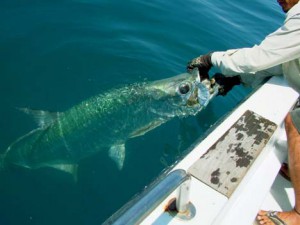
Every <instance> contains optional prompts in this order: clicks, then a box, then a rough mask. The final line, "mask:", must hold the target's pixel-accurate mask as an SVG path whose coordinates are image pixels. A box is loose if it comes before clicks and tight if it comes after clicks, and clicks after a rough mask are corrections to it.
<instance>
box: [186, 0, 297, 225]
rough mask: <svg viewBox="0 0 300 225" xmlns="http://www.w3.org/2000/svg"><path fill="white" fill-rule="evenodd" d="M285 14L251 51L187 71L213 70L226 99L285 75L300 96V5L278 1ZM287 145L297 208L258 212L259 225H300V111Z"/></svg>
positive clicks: (292, 119)
mask: <svg viewBox="0 0 300 225" xmlns="http://www.w3.org/2000/svg"><path fill="white" fill-rule="evenodd" d="M277 1H278V3H279V5H280V6H281V8H282V10H283V11H284V12H285V13H286V18H285V21H284V23H283V25H282V26H281V27H280V28H279V29H277V30H276V31H275V32H273V33H271V34H270V35H268V36H267V37H266V38H265V39H264V40H263V41H262V42H261V43H260V44H259V45H255V46H253V47H252V48H240V49H232V50H227V51H222V52H212V53H208V54H205V55H202V56H199V57H197V58H195V59H193V60H191V61H190V62H189V63H188V65H187V69H188V70H192V69H193V68H195V67H197V68H198V69H199V71H200V77H201V79H202V78H207V77H208V76H209V75H208V72H209V70H210V69H211V67H216V68H218V69H219V70H220V71H221V73H222V74H223V75H220V74H217V75H215V77H216V81H217V83H219V84H221V87H222V89H221V94H222V95H226V94H227V92H228V91H230V90H231V89H232V87H234V86H235V85H239V84H246V85H252V86H255V85H257V84H258V83H260V82H261V81H262V80H263V79H265V78H266V77H268V76H276V75H283V76H284V77H285V79H286V80H287V82H288V83H289V85H290V86H291V87H292V88H294V89H295V90H296V91H298V92H299V93H300V2H299V0H277ZM285 130H286V133H287V140H288V141H287V143H288V155H289V159H288V165H289V173H290V178H291V182H292V185H293V188H294V192H295V207H294V209H293V210H291V211H287V212H271V211H259V212H258V215H257V218H256V219H257V221H258V223H259V224H267V225H271V224H287V225H296V224H297V225H299V224H300V108H297V109H294V110H292V111H291V112H290V113H288V115H287V116H286V118H285Z"/></svg>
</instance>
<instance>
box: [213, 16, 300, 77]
mask: <svg viewBox="0 0 300 225" xmlns="http://www.w3.org/2000/svg"><path fill="white" fill-rule="evenodd" d="M299 57H300V14H296V15H295V16H293V17H291V18H289V19H288V20H287V21H285V23H284V25H283V26H282V27H280V28H279V29H278V30H276V31H275V32H274V33H272V34H270V35H268V36H267V37H266V38H265V39H264V40H263V41H262V42H261V43H260V44H259V45H255V46H253V47H252V48H241V49H231V50H228V51H224V52H214V53H213V54H212V64H213V65H214V66H216V67H218V68H219V69H220V70H221V72H222V73H223V74H224V75H225V76H233V75H237V74H242V73H246V74H255V73H256V72H258V71H262V70H267V69H269V68H277V70H276V71H278V68H279V67H278V66H279V65H281V64H282V63H285V62H287V61H290V60H293V59H296V58H299ZM276 75H277V74H276Z"/></svg>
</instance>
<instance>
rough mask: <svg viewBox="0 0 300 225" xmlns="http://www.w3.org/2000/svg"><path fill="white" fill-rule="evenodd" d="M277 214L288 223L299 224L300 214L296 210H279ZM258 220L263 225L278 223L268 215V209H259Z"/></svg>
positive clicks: (287, 224) (288, 224) (291, 224)
mask: <svg viewBox="0 0 300 225" xmlns="http://www.w3.org/2000/svg"><path fill="white" fill-rule="evenodd" d="M276 216H277V217H278V218H279V219H281V220H282V221H283V222H284V223H285V224H286V225H299V224H300V215H299V214H298V213H296V212H295V210H292V211H288V212H277V213H276ZM256 219H257V221H258V223H259V224H261V225H276V224H277V223H274V222H273V221H272V220H271V219H270V218H269V216H268V211H263V210H261V211H259V212H258V214H257V217H256ZM278 224H280V223H278Z"/></svg>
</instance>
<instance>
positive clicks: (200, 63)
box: [187, 53, 212, 80]
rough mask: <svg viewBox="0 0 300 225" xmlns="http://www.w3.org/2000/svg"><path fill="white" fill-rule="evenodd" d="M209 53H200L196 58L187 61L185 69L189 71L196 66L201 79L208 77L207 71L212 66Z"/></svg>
mask: <svg viewBox="0 0 300 225" xmlns="http://www.w3.org/2000/svg"><path fill="white" fill-rule="evenodd" d="M211 54H212V53H209V54H206V55H201V56H199V57H197V58H194V59H193V60H192V61H190V62H188V64H187V70H188V71H190V70H192V69H194V68H196V67H197V68H198V69H199V73H200V78H201V80H202V79H205V78H207V79H208V78H209V75H208V71H209V70H210V68H211V67H212V63H211Z"/></svg>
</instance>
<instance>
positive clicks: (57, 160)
mask: <svg viewBox="0 0 300 225" xmlns="http://www.w3.org/2000/svg"><path fill="white" fill-rule="evenodd" d="M216 94H217V87H216V86H212V85H211V83H210V81H208V80H205V81H200V78H199V72H198V70H194V71H193V72H192V73H183V74H180V75H177V76H174V77H171V78H168V79H164V80H159V81H154V82H143V83H136V84H132V85H129V86H125V87H123V88H119V89H113V90H110V91H108V92H106V93H104V94H100V95H97V96H94V97H92V98H90V99H88V100H86V101H83V102H81V103H80V104H78V105H76V106H74V107H72V108H71V109H69V110H67V111H65V112H62V113H50V112H46V111H37V110H30V109H22V111H24V112H25V113H28V114H32V115H33V116H34V118H35V120H36V121H37V122H38V123H39V127H38V128H37V129H35V130H33V131H31V132H29V133H28V134H26V135H24V136H22V137H20V138H19V139H17V140H16V141H15V142H14V143H12V144H11V145H10V146H9V147H8V148H7V150H6V151H5V153H4V154H2V155H1V162H0V164H1V166H2V167H4V166H5V167H6V166H8V165H9V164H14V165H18V166H22V167H27V168H31V169H36V168H41V167H54V168H56V169H60V170H64V171H66V172H70V173H74V172H75V171H76V168H77V164H78V162H79V161H80V160H81V159H83V158H86V157H88V156H91V155H93V154H95V153H97V152H99V151H101V150H102V149H109V150H108V154H109V156H110V157H111V158H112V159H113V160H114V161H115V162H116V164H117V166H118V168H119V169H121V168H122V167H123V164H124V159H125V142H126V140H128V139H129V138H133V137H137V136H140V135H143V134H145V133H147V132H148V131H150V130H152V129H154V128H155V127H158V126H159V125H161V124H163V123H165V122H167V121H169V120H171V119H172V118H174V117H186V116H189V115H196V114H197V113H198V112H199V111H200V110H201V109H203V108H204V107H205V106H206V105H207V104H208V102H209V101H210V99H211V98H212V97H213V96H215V95H216Z"/></svg>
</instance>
